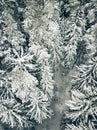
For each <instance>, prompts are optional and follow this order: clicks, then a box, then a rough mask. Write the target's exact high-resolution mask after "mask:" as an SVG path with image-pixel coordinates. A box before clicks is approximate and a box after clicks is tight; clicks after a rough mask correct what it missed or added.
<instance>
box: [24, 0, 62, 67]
mask: <svg viewBox="0 0 97 130" xmlns="http://www.w3.org/2000/svg"><path fill="white" fill-rule="evenodd" d="M27 4H28V6H27V7H26V9H25V20H24V21H23V24H24V30H26V31H27V32H28V33H29V35H30V44H32V45H33V43H34V44H37V45H40V46H42V47H45V48H47V50H48V52H49V53H50V54H51V56H52V58H51V61H52V65H53V67H54V69H55V66H57V64H60V62H61V59H62V41H61V35H60V27H59V23H58V21H59V5H58V2H57V1H52V2H51V1H48V0H47V1H44V5H43V6H42V8H41V6H40V5H39V4H37V2H35V1H33V2H30V4H29V2H28V3H27Z"/></svg>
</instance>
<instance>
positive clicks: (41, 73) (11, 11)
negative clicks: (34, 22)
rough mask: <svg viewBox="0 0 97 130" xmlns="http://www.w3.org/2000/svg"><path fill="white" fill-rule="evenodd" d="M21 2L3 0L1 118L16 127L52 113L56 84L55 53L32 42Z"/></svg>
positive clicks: (0, 17) (0, 23) (1, 21)
mask: <svg viewBox="0 0 97 130" xmlns="http://www.w3.org/2000/svg"><path fill="white" fill-rule="evenodd" d="M19 2H20V1H15V0H10V1H5V0H2V1H1V4H2V7H3V9H2V12H1V15H0V38H1V41H0V120H1V122H2V123H5V124H8V125H9V126H10V127H12V128H14V127H17V128H21V127H31V126H33V125H35V123H42V120H44V119H47V118H48V117H49V118H50V117H51V115H52V110H51V109H50V101H51V98H52V96H53V85H54V81H53V73H52V68H51V66H50V57H51V55H50V54H48V51H47V49H46V48H43V47H42V46H40V45H37V44H32V43H31V44H30V42H31V41H30V42H29V37H30V36H27V33H26V32H25V31H24V30H23V28H22V22H21V21H23V18H22V20H20V18H19V13H20V12H19V11H23V9H24V8H25V6H23V5H21V4H20V3H19ZM24 5H25V3H24ZM21 6H23V7H21ZM15 11H16V12H15ZM15 15H17V16H15ZM25 34H26V35H25ZM32 42H33V43H34V41H32Z"/></svg>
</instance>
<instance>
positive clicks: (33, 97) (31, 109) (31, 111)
mask: <svg viewBox="0 0 97 130" xmlns="http://www.w3.org/2000/svg"><path fill="white" fill-rule="evenodd" d="M29 98H30V104H29V105H28V106H27V109H28V113H27V115H30V116H31V119H33V118H34V119H35V120H36V121H37V122H39V123H42V120H44V119H47V118H48V117H49V118H51V115H52V110H51V109H50V108H49V106H50V102H49V99H48V96H47V95H46V94H44V93H43V92H42V91H40V90H39V89H38V88H36V89H35V90H34V91H33V92H32V94H30V95H29Z"/></svg>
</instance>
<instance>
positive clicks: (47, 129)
mask: <svg viewBox="0 0 97 130" xmlns="http://www.w3.org/2000/svg"><path fill="white" fill-rule="evenodd" d="M72 74H73V71H71V72H70V73H68V75H65V76H64V75H62V69H60V68H59V70H57V71H56V72H55V83H56V86H57V91H56V92H55V98H54V99H55V100H53V102H52V108H53V110H54V116H53V117H52V118H51V119H48V120H45V121H44V122H43V123H42V125H38V126H37V127H36V130H60V122H61V118H62V111H63V110H65V100H68V99H69V97H70V96H69V90H70V87H71V76H72Z"/></svg>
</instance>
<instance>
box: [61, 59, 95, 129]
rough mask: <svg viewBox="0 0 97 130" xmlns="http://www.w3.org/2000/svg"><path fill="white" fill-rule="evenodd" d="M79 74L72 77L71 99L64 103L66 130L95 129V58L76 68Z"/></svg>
mask: <svg viewBox="0 0 97 130" xmlns="http://www.w3.org/2000/svg"><path fill="white" fill-rule="evenodd" d="M78 70H79V74H76V76H74V80H73V84H72V86H73V87H72V89H71V99H70V100H69V101H67V102H66V106H67V111H65V112H64V119H63V120H64V121H63V122H64V123H63V124H65V128H66V130H67V129H68V130H69V129H71V130H73V129H74V128H75V129H78V128H81V129H82V130H84V129H86V130H92V129H93V130H95V129H97V111H96V110H97V104H96V102H97V88H96V86H97V58H95V59H92V60H91V61H89V62H88V64H87V65H81V66H80V67H78Z"/></svg>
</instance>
